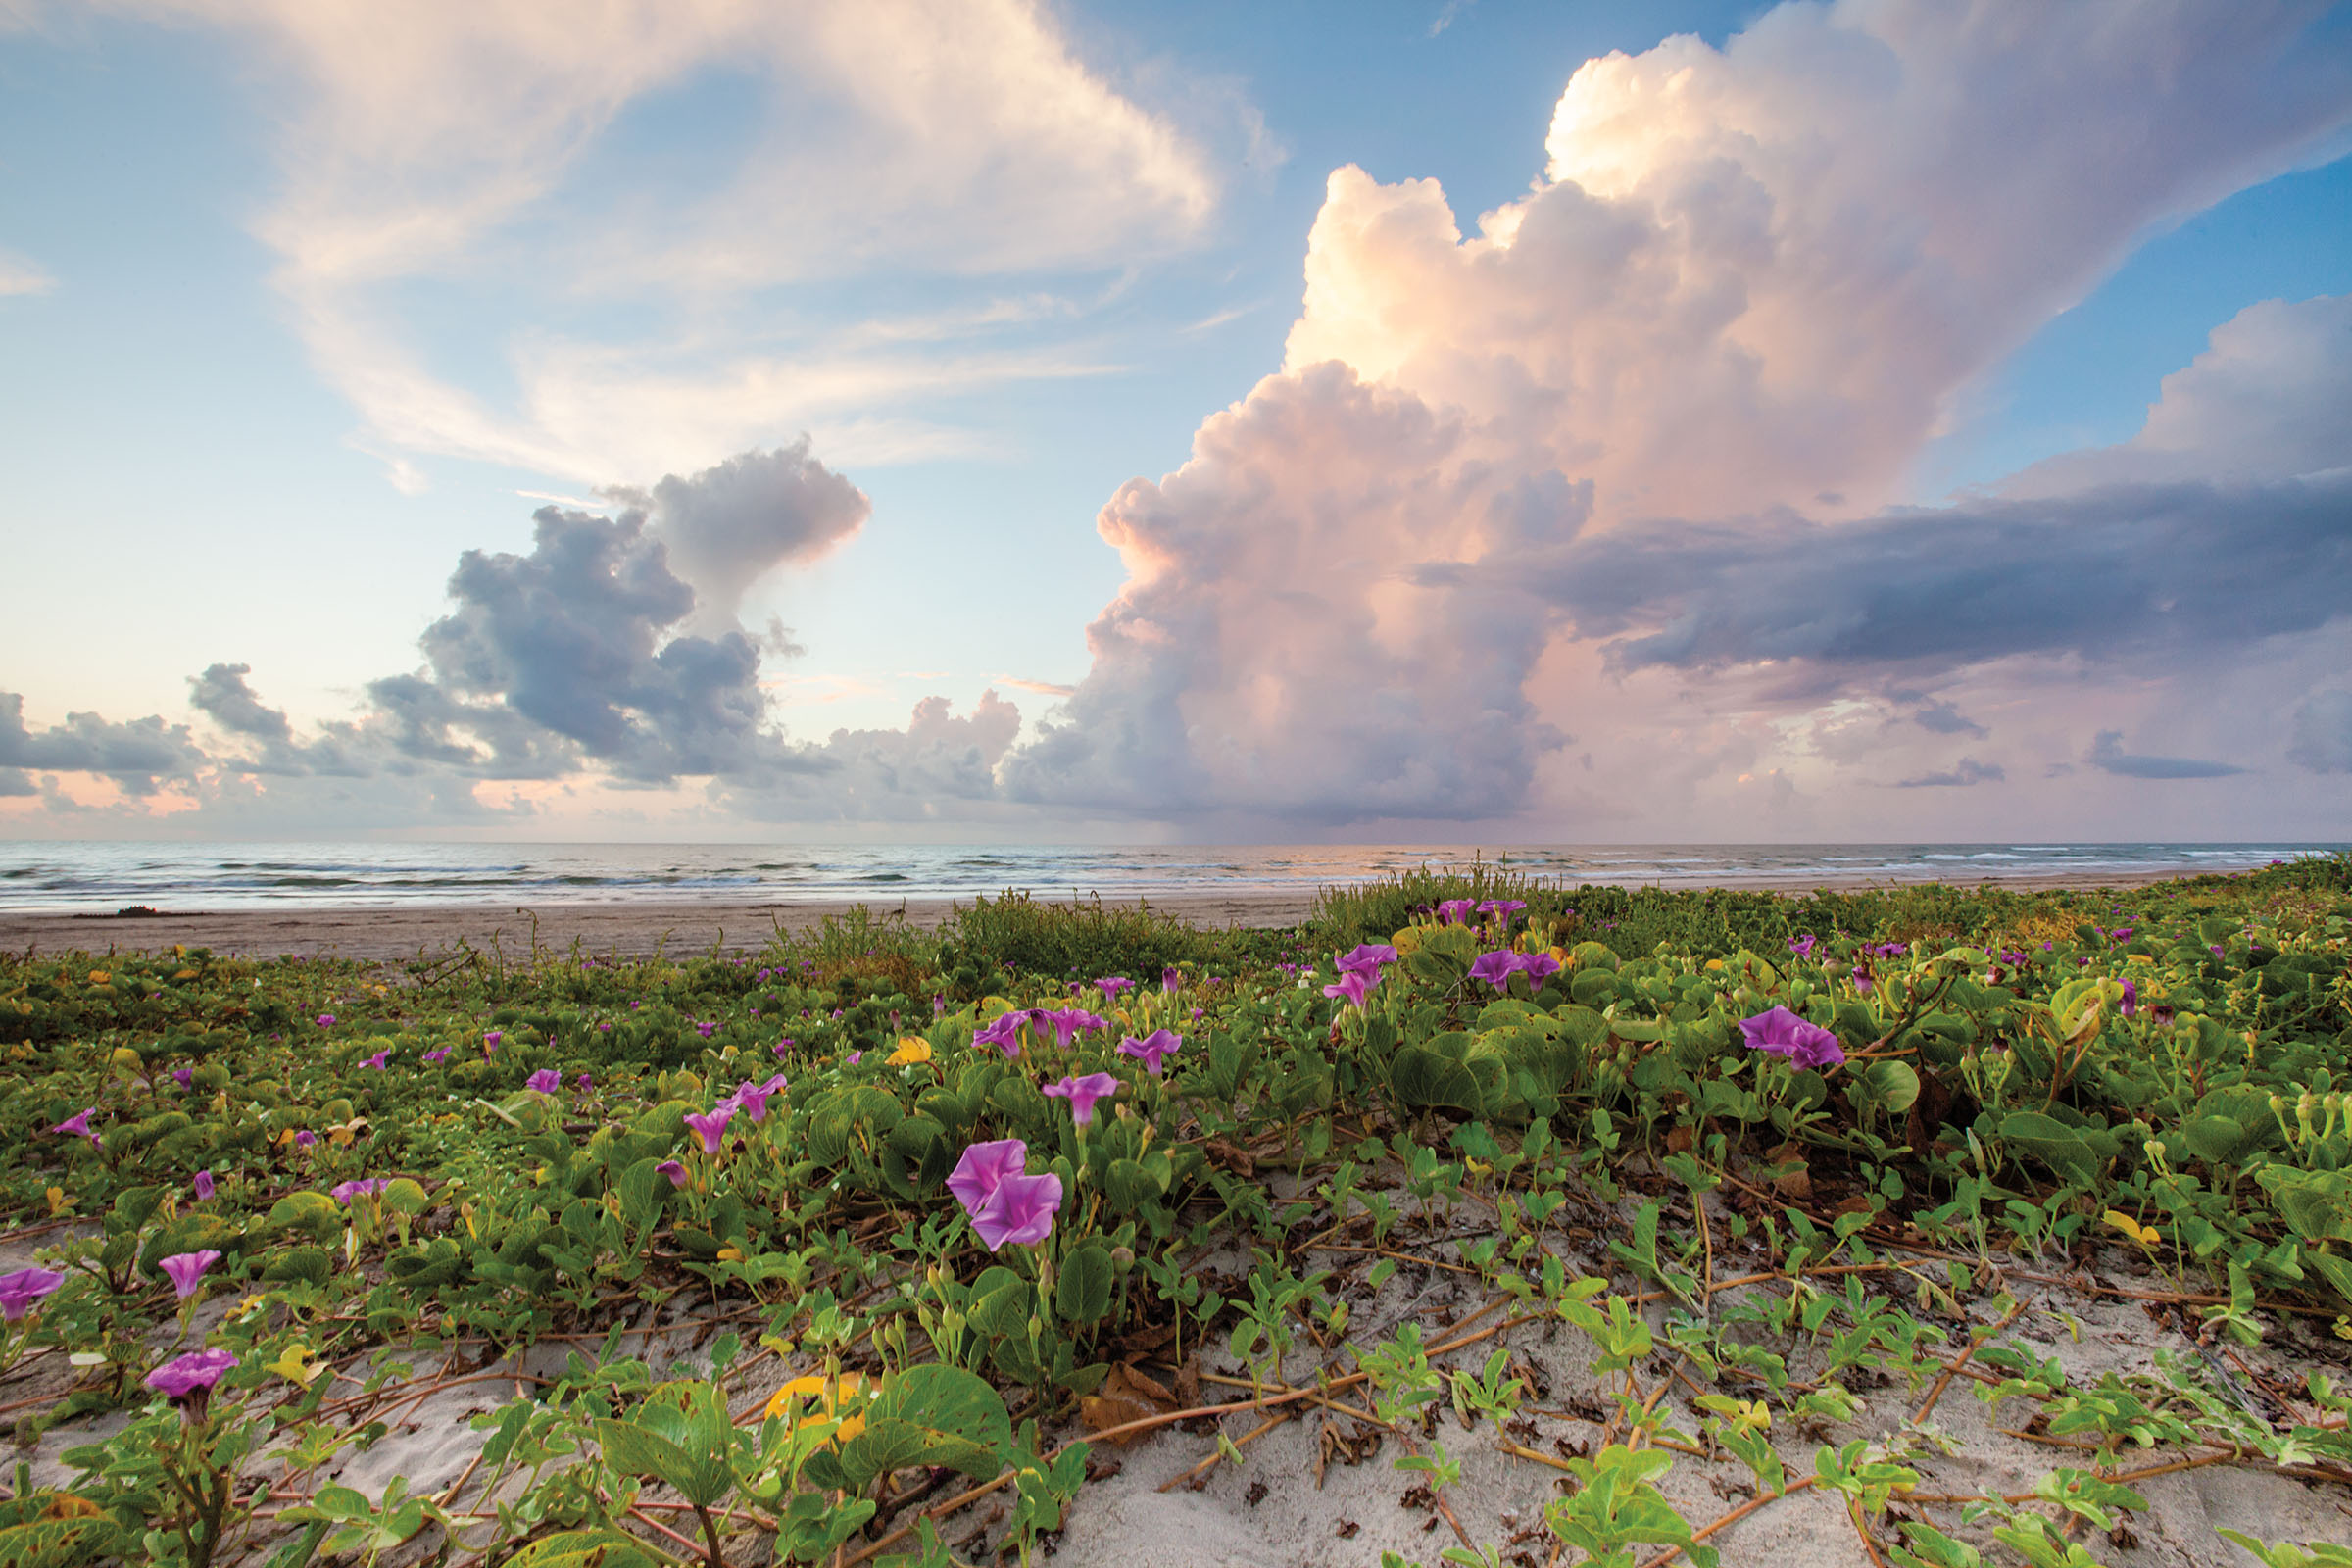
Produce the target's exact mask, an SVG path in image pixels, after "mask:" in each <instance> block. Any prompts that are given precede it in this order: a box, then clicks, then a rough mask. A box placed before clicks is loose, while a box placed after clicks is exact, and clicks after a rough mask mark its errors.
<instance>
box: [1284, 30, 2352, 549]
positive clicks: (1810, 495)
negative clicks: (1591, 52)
mask: <svg viewBox="0 0 2352 1568" xmlns="http://www.w3.org/2000/svg"><path fill="white" fill-rule="evenodd" d="M2322 13H2323V8H2321V7H2318V6H2315V5H2300V6H2287V5H2273V6H2263V7H2258V8H2251V9H2248V8H2230V9H2228V10H2216V9H2215V8H2213V7H2211V6H2209V5H2204V4H2201V3H2193V0H2172V3H2163V4H2151V5H2142V6H2137V7H2134V8H2132V9H2131V11H2130V12H2129V13H2128V16H2129V20H2128V21H2126V20H2125V15H2126V14H2125V13H2122V12H2119V11H2118V10H2117V8H2115V7H2113V6H2109V5H2097V4H2092V5H2079V6H2030V5H1976V6H1949V5H1937V4H1907V3H1900V0H1873V3H1843V4H1835V5H1802V6H1798V5H1786V6H1781V7H1778V8H1776V9H1774V10H1771V11H1768V12H1766V13H1765V14H1763V15H1762V16H1761V17H1759V18H1758V19H1757V20H1756V21H1755V22H1754V23H1753V24H1752V25H1749V26H1748V27H1747V29H1746V30H1745V31H1743V32H1741V33H1740V34H1738V35H1737V36H1735V37H1733V38H1732V39H1731V40H1730V41H1729V42H1728V43H1727V44H1726V46H1725V47H1724V48H1723V49H1721V50H1717V49H1714V48H1711V47H1710V46H1708V45H1707V44H1706V43H1704V42H1703V41H1701V40H1700V39H1697V38H1695V37H1674V38H1669V39H1667V40H1666V41H1665V42H1663V43H1661V44H1659V45H1658V46H1657V47H1656V48H1654V49H1651V50H1648V51H1647V52H1645V53H1643V54H1641V55H1639V56H1627V55H1623V54H1613V55H1610V56H1607V57H1605V58H1602V59H1597V60H1593V61H1589V62H1587V63H1586V64H1585V65H1584V66H1583V67H1581V68H1580V69H1579V70H1578V71H1577V72H1576V73H1575V75H1574V77H1573V78H1572V79H1571V81H1570V82H1569V85H1568V88H1567V90H1566V92H1565V93H1564V94H1563V95H1562V97H1561V99H1560V101H1559V105H1558V107H1557V110H1556V111H1555V114H1554V116H1553V120H1552V125H1551V131H1550V135H1549V138H1548V141H1547V151H1548V153H1549V161H1548V163H1547V165H1546V168H1545V171H1544V178H1543V179H1541V180H1539V181H1538V182H1537V185H1536V188H1535V189H1534V191H1533V192H1532V193H1531V194H1530V195H1528V196H1526V197H1524V198H1522V199H1520V200H1519V201H1516V202H1512V203H1509V204H1506V205H1505V206H1503V207H1500V208H1497V209H1496V210H1495V211H1494V212H1491V213H1488V214H1486V215H1484V216H1482V217H1481V218H1480V219H1479V221H1478V232H1476V233H1475V234H1473V235H1470V236H1468V237H1466V238H1465V237H1464V236H1463V234H1462V233H1461V231H1460V229H1459V228H1458V227H1457V225H1456V222H1455V219H1454V215H1453V213H1452V210H1451V208H1450V207H1449V206H1448V204H1447V202H1446V196H1445V193H1444V191H1443V190H1442V189H1441V188H1440V186H1439V185H1438V184H1437V182H1436V181H1434V180H1427V179H1422V180H1405V181H1402V182H1400V183H1397V184H1394V185H1383V184H1380V183H1378V182H1376V181H1375V180H1373V179H1372V178H1371V177H1370V176H1369V175H1367V174H1365V173H1364V172H1362V171H1360V170H1357V169H1354V168H1346V169H1342V170H1340V171H1338V172H1335V173H1334V174H1333V175H1332V176H1331V180H1330V186H1329V191H1328V194H1327V197H1326V200H1325V203H1324V206H1323V210H1322V212H1321V213H1320V214H1319V215H1318V217H1317V218H1316V221H1315V224H1314V228H1313V232H1312V234H1311V236H1310V238H1309V242H1308V249H1307V258H1306V279H1307V284H1306V296H1305V306H1304V310H1303V312H1302V313H1301V315H1300V317H1299V321H1298V323H1297V324H1296V325H1295V326H1294V327H1293V328H1292V332H1291V336H1290V341H1289V345H1288V350H1287V354H1286V359H1285V366H1286V368H1290V369H1294V370H1296V369H1299V368H1304V367H1306V366H1308V365H1312V364H1314V363H1316V362H1318V361H1321V360H1326V359H1337V360H1341V361H1344V362H1346V363H1347V364H1348V365H1349V366H1351V367H1352V368H1354V369H1355V370H1356V372H1357V373H1358V374H1359V375H1360V376H1362V377H1364V378H1365V379H1367V380H1372V381H1377V382H1381V383H1383V384H1385V385H1390V386H1394V387H1397V388H1399V389H1403V390H1409V391H1411V392H1414V393H1415V394H1417V395H1419V396H1421V397H1423V398H1425V399H1426V400H1428V401H1430V402H1431V403H1432V404H1434V405H1437V406H1442V407H1450V408H1457V409H1460V410H1462V411H1463V412H1464V413H1465V414H1466V415H1468V416H1469V417H1473V418H1476V419H1482V420H1487V421H1492V422H1493V423H1494V425H1495V427H1496V429H1497V431H1498V433H1507V434H1508V435H1509V436H1511V437H1512V438H1513V439H1515V440H1517V441H1518V442H1519V443H1521V444H1522V445H1523V446H1525V447H1526V448H1528V449H1529V450H1530V451H1531V452H1540V453H1541V454H1543V456H1542V458H1541V460H1540V461H1542V462H1544V463H1545V464H1547V465H1555V464H1556V465H1559V466H1563V467H1564V468H1565V470H1566V471H1567V472H1569V473H1570V474H1571V476H1572V477H1576V478H1591V479H1593V481H1594V484H1595V486H1596V490H1595V513H1594V516H1595V520H1596V521H1597V522H1598V523H1600V524H1602V525H1604V526H1605V525H1613V524H1616V523H1619V522H1622V521H1625V520H1627V519H1633V518H1640V517H1642V516H1655V515H1674V516H1695V517H1714V516H1726V515H1746V514H1755V513H1759V512H1761V511H1763V510H1765V509H1767V508H1769V507H1772V506H1775V505H1787V506H1805V507H1815V506H1821V505H1825V504H1827V503H1823V502H1821V501H1820V500H1819V499H1818V498H1819V497H1821V496H1822V495H1824V494H1825V493H1835V494H1838V495H1839V496H1841V497H1842V498H1843V500H1842V503H1839V504H1838V505H1839V506H1840V508H1841V510H1843V511H1845V512H1847V513H1867V512H1869V511H1871V510H1873V509H1875V508H1876V507H1878V506H1881V505H1883V504H1885V503H1886V502H1887V500H1888V499H1890V498H1891V497H1892V496H1893V494H1894V493H1895V487H1896V486H1897V484H1898V483H1899V482H1900V479H1901V477H1902V474H1903V472H1904V470H1905V468H1906V466H1908V465H1909V464H1910V462H1911V461H1912V459H1913V458H1914V456H1915V455H1916V454H1917V452H1918V451H1919V449H1920V446H1921V444H1922V443H1923V442H1924V440H1925V439H1926V438H1927V437H1928V436H1929V435H1931V434H1932V433H1934V432H1935V431H1936V428H1937V426H1938V423H1939V421H1940V420H1941V419H1942V417H1944V413H1945V410H1946V408H1947V406H1948V405H1949V403H1950V401H1951V400H1952V398H1953V397H1954V396H1955V394H1957V393H1958V392H1959V391H1960V390H1961V389H1962V388H1963V387H1965V386H1966V385H1967V384H1969V383H1970V382H1971V381H1972V380H1973V379H1975V378H1976V377H1978V376H1980V375H1981V374H1983V373H1985V371H1986V370H1987V369H1989V368H1991V367H1993V366H1994V365H1996V364H1997V363H1998V362H1999V361H2000V360H2001V359H2002V358H2003V357H2004V356H2005V355H2006V354H2007V353H2008V352H2009V351H2010V350H2011V349H2013V348H2014V347H2016V346H2017V345H2018V344H2019V343H2021V342H2023V341H2024V339H2025V338H2026V337H2027V336H2029V335H2030V334H2031V333H2032V332H2033V331H2034V329H2035V328H2037V327H2038V326H2040V325H2041V324H2042V323H2043V322H2044V321H2046V320H2047V319H2049V318H2050V317H2051V316H2053V315H2054V314H2056V313H2057V312H2058V311H2060V310H2063V309H2065V308H2066V307H2067V306H2069V305H2071V304H2073V303H2074V302H2075V301H2076V300H2078V299H2080V298H2081V297H2082V294H2083V293H2084V292H2085V291H2086V290H2087V289H2088V288H2089V287H2090V286H2091V285H2092V284H2093V283H2095V282H2096V281H2097V280H2098V279H2099V278H2100V276H2101V275H2103V274H2104V273H2105V272H2106V271H2107V270H2109V269H2111V268H2112V267H2113V266H2114V265H2116V263H2117V262H2118V261H2119V260H2120V259H2121V258H2122V257H2123V255H2124V254H2126V252H2127V251H2128V250H2129V248H2130V247H2131V245H2132V244H2133V243H2135V242H2136V241H2137V239H2138V238H2139V237H2140V236H2141V235H2142V234H2143V233H2144V232H2145V231H2146V230H2147V229H2148V228H2149V227H2150V226H2151V225H2154V224H2157V223H2160V222H2162V221H2165V220H2166V219H2168V218H2170V217H2173V216H2176V215H2179V214H2182V213H2186V212H2190V211H2194V210H2196V209H2198V208H2201V207H2203V206H2205V205H2207V204H2209V203H2211V202H2212V201H2214V200H2215V199H2217V198H2218V197H2220V196H2221V195H2223V194H2225V193H2227V192H2228V191H2229V190H2232V189H2235V188H2237V187H2239V186H2241V185H2243V184H2245V183H2248V182H2250V181H2254V180H2258V179H2261V178H2264V177H2267V176H2268V175H2270V174H2272V173H2276V172H2280V171H2282V170H2284V169H2286V168H2288V167H2291V166H2292V165H2293V164H2294V163H2295V162H2296V161H2297V160H2298V159H2300V158H2302V157H2304V156H2306V155H2307V154H2308V152H2309V151H2310V150H2311V149H2313V148H2315V147H2318V146H2320V145H2323V144H2324V143H2325V142H2326V141H2327V138H2329V137H2331V136H2333V135H2335V134H2337V133H2338V132H2339V131H2340V130H2341V128H2342V127H2343V126H2344V125H2345V123H2347V121H2348V120H2352V69H2348V67H2347V61H2346V58H2345V54H2344V51H2343V50H2341V49H2340V48H2326V47H2318V48H2314V47H2309V46H2307V38H2306V35H2307V32H2308V30H2309V29H2310V28H2311V27H2312V26H2313V25H2316V24H2317V23H2318V20H2319V18H2320V17H2321V15H2322Z"/></svg>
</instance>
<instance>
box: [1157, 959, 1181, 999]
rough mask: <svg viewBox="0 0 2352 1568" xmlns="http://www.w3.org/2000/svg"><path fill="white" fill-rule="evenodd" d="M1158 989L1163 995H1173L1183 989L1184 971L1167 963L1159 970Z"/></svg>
mask: <svg viewBox="0 0 2352 1568" xmlns="http://www.w3.org/2000/svg"><path fill="white" fill-rule="evenodd" d="M1159 989H1160V991H1161V993H1162V994H1163V995H1166V996H1171V997H1172V996H1174V995H1175V994H1176V993H1177V992H1179V991H1182V990H1183V989H1184V971H1183V970H1181V969H1179V968H1177V967H1176V966H1175V965H1174V964H1172V963H1171V964H1169V965H1168V966H1167V967H1166V968H1164V969H1162V970H1160V971H1159Z"/></svg>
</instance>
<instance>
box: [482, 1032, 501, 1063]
mask: <svg viewBox="0 0 2352 1568" xmlns="http://www.w3.org/2000/svg"><path fill="white" fill-rule="evenodd" d="M506 1038H507V1032H506V1031H505V1030H504V1029H493V1030H491V1031H489V1032H488V1033H487V1034H485V1035H483V1036H482V1054H483V1055H485V1056H487V1055H489V1054H491V1053H492V1052H494V1051H496V1050H497V1049H498V1043H499V1042H500V1041H501V1040H504V1039H506Z"/></svg>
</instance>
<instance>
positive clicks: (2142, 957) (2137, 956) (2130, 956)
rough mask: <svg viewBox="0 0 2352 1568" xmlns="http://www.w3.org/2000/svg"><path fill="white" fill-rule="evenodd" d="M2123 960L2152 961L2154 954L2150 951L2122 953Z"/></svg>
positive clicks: (2154, 958)
mask: <svg viewBox="0 0 2352 1568" xmlns="http://www.w3.org/2000/svg"><path fill="white" fill-rule="evenodd" d="M2124 961H2125V962H2126V963H2154V962H2155V961H2156V956H2155V955H2154V954H2152V953H2127V954H2125V955H2124Z"/></svg>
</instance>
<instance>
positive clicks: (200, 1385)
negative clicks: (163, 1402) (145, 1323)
mask: <svg viewBox="0 0 2352 1568" xmlns="http://www.w3.org/2000/svg"><path fill="white" fill-rule="evenodd" d="M236 1364H237V1358H236V1357H235V1356H234V1355H231V1354H230V1353H229V1352H228V1351H226V1350H190V1351H189V1352H188V1353H187V1354H185V1355H179V1356H173V1357H172V1359H171V1360H169V1361H166V1362H165V1363H164V1364H163V1365H162V1366H159V1367H157V1368H156V1369H155V1370H154V1371H152V1372H150V1373H148V1374H147V1386H148V1387H149V1388H151V1389H153V1390H155V1392H156V1393H158V1394H161V1395H165V1396H167V1397H171V1398H173V1399H184V1398H187V1397H189V1396H190V1395H195V1394H206V1393H209V1392H211V1390H212V1387H213V1385H214V1384H216V1383H218V1382H220V1381H221V1378H222V1377H224V1376H225V1375H227V1372H228V1369H229V1368H230V1367H232V1366H235V1365H236Z"/></svg>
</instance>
